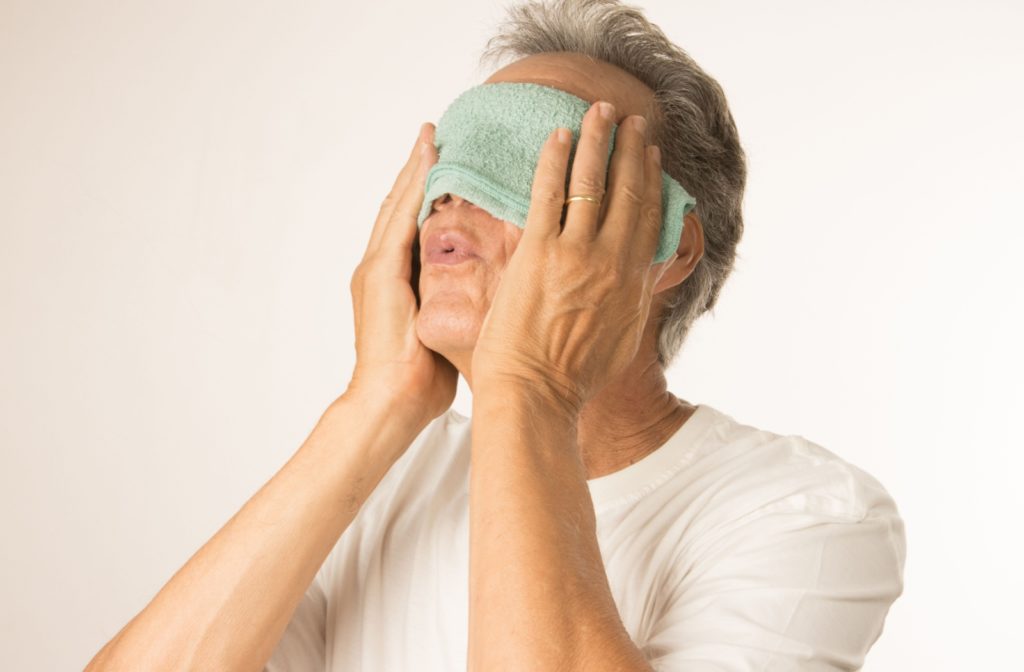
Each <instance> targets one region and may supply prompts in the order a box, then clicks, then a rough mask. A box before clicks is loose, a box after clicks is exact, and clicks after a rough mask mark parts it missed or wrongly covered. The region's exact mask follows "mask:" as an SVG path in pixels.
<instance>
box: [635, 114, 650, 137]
mask: <svg viewBox="0 0 1024 672" xmlns="http://www.w3.org/2000/svg"><path fill="white" fill-rule="evenodd" d="M633 128H635V129H636V130H638V131H640V134H641V135H643V134H644V133H646V132H647V120H646V119H645V118H643V117H642V116H640V115H636V116H634V117H633Z"/></svg>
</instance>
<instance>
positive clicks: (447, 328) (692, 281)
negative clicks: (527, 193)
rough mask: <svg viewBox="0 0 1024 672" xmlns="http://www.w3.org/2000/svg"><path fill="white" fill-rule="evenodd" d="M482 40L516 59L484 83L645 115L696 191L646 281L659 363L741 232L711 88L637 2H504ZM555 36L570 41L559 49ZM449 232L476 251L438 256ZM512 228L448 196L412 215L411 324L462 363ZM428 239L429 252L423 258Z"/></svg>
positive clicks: (729, 134)
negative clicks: (458, 258) (505, 14)
mask: <svg viewBox="0 0 1024 672" xmlns="http://www.w3.org/2000/svg"><path fill="white" fill-rule="evenodd" d="M488 44H489V48H488V49H487V50H486V51H485V53H484V56H483V59H482V61H483V60H486V59H489V58H492V59H493V58H497V57H499V56H501V55H504V54H510V55H513V56H517V57H519V58H518V59H517V60H515V61H514V62H512V63H510V64H508V65H506V66H505V67H503V68H501V69H499V70H498V71H496V72H494V73H493V74H492V75H491V76H490V77H489V78H488V79H487V80H486V83H496V82H532V83H536V84H543V85H545V86H551V87H554V88H558V89H561V90H563V91H566V92H568V93H572V94H574V95H576V96H578V97H580V98H583V99H584V100H587V101H589V102H594V101H596V100H607V101H610V102H611V103H613V104H614V105H615V108H616V113H617V120H616V123H619V121H621V120H622V119H623V118H625V117H626V116H629V115H631V114H642V115H644V116H645V117H646V118H647V119H648V121H649V123H650V126H651V131H650V137H649V139H648V142H652V143H655V144H658V145H659V147H660V148H661V150H662V156H663V168H664V170H665V171H666V172H668V173H669V174H670V175H671V176H672V177H674V178H676V179H677V180H678V181H679V182H680V183H681V184H683V185H684V186H685V187H686V188H687V190H688V191H690V193H692V194H694V196H696V198H697V208H696V209H695V210H694V211H693V212H691V213H689V214H688V215H687V216H686V218H685V225H684V227H683V234H682V238H681V240H680V243H679V247H678V249H677V252H678V254H679V258H678V259H677V260H676V262H675V263H674V264H673V265H672V267H671V268H670V269H669V270H668V271H666V273H665V274H664V276H663V277H662V279H661V281H660V282H659V283H658V285H657V286H656V287H655V292H656V294H655V297H654V301H653V303H652V309H651V317H650V318H649V319H650V321H651V333H652V338H651V339H650V345H649V348H650V349H651V350H652V351H654V352H655V354H656V355H657V360H658V362H659V364H660V365H661V366H663V367H664V366H667V364H668V363H669V361H670V360H671V359H672V357H674V355H675V354H676V352H677V351H678V349H679V346H680V345H681V344H682V340H683V338H684V337H685V334H686V332H687V329H688V327H689V324H690V323H691V322H692V321H693V319H695V318H696V317H697V316H698V315H700V314H701V313H703V312H704V311H706V310H708V309H710V308H711V307H712V306H713V304H714V301H715V299H716V298H717V295H718V291H719V289H720V287H721V284H722V283H723V282H724V280H725V277H726V276H727V275H728V273H729V271H730V270H731V267H732V261H733V258H734V256H735V246H736V243H737V242H738V240H739V237H740V235H741V232H742V219H741V215H740V210H739V201H740V199H741V197H742V189H743V183H744V180H745V167H744V160H743V153H742V150H741V149H740V147H739V143H738V140H737V139H736V133H735V126H734V125H733V123H732V118H731V116H729V112H728V109H727V107H726V106H725V100H724V96H722V94H721V89H720V88H718V85H717V84H716V83H715V82H714V80H711V79H710V78H709V77H708V76H707V75H706V74H704V73H703V71H701V70H700V69H699V67H697V66H696V64H695V63H693V62H692V61H691V60H690V59H689V57H687V56H686V55H685V53H683V52H682V51H680V50H678V48H676V47H674V46H673V45H671V44H670V43H669V42H668V41H667V39H666V38H665V37H664V35H663V34H662V33H661V32H660V30H658V28H657V27H655V26H653V25H651V24H650V23H648V22H647V21H646V19H644V18H643V16H642V15H641V14H640V13H639V11H638V10H636V9H634V8H630V7H627V6H623V5H621V4H619V3H618V2H614V1H611V0H568V1H565V2H555V3H548V4H539V3H528V4H526V5H520V6H518V7H513V8H512V10H511V16H510V20H509V21H508V23H507V24H506V26H505V28H504V29H503V30H502V31H500V32H499V34H498V35H496V36H495V37H494V38H492V40H491V42H489V43H488ZM566 45H572V47H573V49H574V50H573V51H566V50H565V47H566ZM705 198H707V199H708V200H709V201H710V202H707V203H706V202H705V201H704V199H705ZM459 234H462V235H463V236H465V237H468V238H469V240H468V242H469V244H470V246H471V247H472V248H473V250H474V252H475V254H476V258H473V259H470V260H468V261H466V262H464V263H460V264H455V265H451V264H443V263H438V262H440V261H441V260H443V259H444V258H445V257H446V256H447V255H445V253H444V250H445V249H448V248H445V246H444V245H443V242H444V241H445V240H447V239H448V238H449V237H450V236H456V235H459ZM521 235H522V230H521V229H520V228H519V227H517V226H515V225H514V224H512V223H511V222H506V221H503V220H500V219H496V218H494V217H492V216H491V215H490V214H489V213H487V212H486V211H484V210H482V209H481V208H479V207H476V206H475V205H474V204H472V203H470V202H469V201H466V200H464V199H462V198H460V197H458V196H455V195H445V196H443V197H441V198H439V199H437V200H436V201H434V203H433V212H432V213H431V215H430V216H429V217H428V218H427V219H426V220H425V221H424V222H423V226H422V229H421V231H420V250H421V273H420V285H419V291H420V297H421V308H420V314H419V318H418V320H417V333H418V336H419V338H420V340H421V341H423V343H424V344H425V345H426V346H427V347H429V348H431V349H432V350H435V351H437V352H439V353H441V354H442V355H443V356H445V357H446V358H447V359H448V360H449V361H451V362H452V363H453V364H455V366H456V367H457V368H459V370H461V371H463V372H465V371H466V366H468V363H469V361H470V360H471V357H472V351H473V347H474V345H475V343H476V336H477V334H478V332H479V329H480V325H481V324H482V322H483V319H484V316H485V315H486V314H487V310H488V309H489V307H490V304H491V301H492V299H493V297H494V293H495V291H496V290H497V286H498V282H499V280H500V279H501V273H502V271H503V269H504V267H505V265H506V264H507V263H508V260H509V259H510V257H511V256H512V253H513V252H514V251H515V248H516V245H517V244H518V242H519V239H520V237H521ZM429 242H432V243H440V244H439V245H430V244H429ZM432 247H433V248H434V249H433V254H435V255H437V256H436V261H434V260H432V259H431V258H429V257H428V255H430V254H431V248H432ZM684 281H685V282H684ZM642 347H643V346H642ZM646 355H648V353H644V352H642V353H639V354H638V356H646Z"/></svg>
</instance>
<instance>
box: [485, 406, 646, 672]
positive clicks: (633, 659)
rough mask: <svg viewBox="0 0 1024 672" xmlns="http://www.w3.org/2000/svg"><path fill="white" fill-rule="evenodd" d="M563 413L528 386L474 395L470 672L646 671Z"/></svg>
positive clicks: (572, 425) (571, 424)
mask: <svg viewBox="0 0 1024 672" xmlns="http://www.w3.org/2000/svg"><path fill="white" fill-rule="evenodd" d="M555 409H558V410H557V411H556V410H555ZM560 409H561V404H559V403H558V402H557V401H554V400H545V399H544V398H542V397H540V396H539V395H538V394H537V393H536V391H535V390H534V391H527V390H524V389H521V388H514V387H506V388H503V389H501V390H479V391H477V392H476V393H475V395H474V402H473V427H472V433H473V435H472V446H473V447H472V451H473V453H472V465H473V466H472V469H471V474H470V490H469V492H470V505H469V510H470V564H469V567H470V569H469V573H470V577H469V581H470V590H469V592H470V605H469V614H470V616H469V669H470V670H471V671H474V670H475V671H477V672H479V671H482V670H538V671H543V670H567V671H571V670H587V671H588V672H601V671H602V670H630V671H639V670H650V669H651V667H650V666H649V665H648V664H647V663H646V662H645V660H644V657H643V655H642V654H641V652H640V650H639V649H638V648H637V647H636V645H635V644H634V643H633V642H632V640H631V639H630V637H629V635H628V633H627V632H626V630H625V628H624V627H623V625H622V621H621V620H620V617H619V612H618V608H617V607H616V605H615V602H614V600H613V598H612V594H611V589H610V588H609V585H608V577H607V576H606V574H605V570H604V562H603V560H602V558H601V552H600V549H599V547H598V543H597V529H596V520H595V516H594V508H593V503H592V502H591V499H590V492H589V490H588V489H587V483H586V472H585V470H584V466H583V463H582V460H581V459H580V456H579V451H578V450H577V446H576V426H575V423H574V422H573V421H572V420H571V419H567V418H569V416H567V415H566V414H565V413H563V412H561V410H560Z"/></svg>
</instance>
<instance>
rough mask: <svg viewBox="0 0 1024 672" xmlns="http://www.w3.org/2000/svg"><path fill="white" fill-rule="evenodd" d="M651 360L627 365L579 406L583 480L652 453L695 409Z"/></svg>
mask: <svg viewBox="0 0 1024 672" xmlns="http://www.w3.org/2000/svg"><path fill="white" fill-rule="evenodd" d="M652 360H653V361H650V362H648V363H647V365H645V366H643V367H642V370H640V371H637V370H636V369H635V368H633V367H631V368H630V369H629V370H627V371H626V372H625V373H624V374H623V375H622V376H620V377H618V378H617V379H616V380H614V381H613V382H612V383H610V384H608V385H607V386H605V387H604V388H602V390H601V391H600V392H599V393H598V394H597V396H595V397H594V398H593V399H591V400H590V401H589V402H588V403H587V405H586V406H584V407H583V410H582V412H581V413H580V417H579V423H578V426H577V434H576V436H577V442H578V444H579V450H580V456H581V457H582V459H583V464H584V466H585V467H586V470H587V478H588V479H593V478H598V477H600V476H606V475H608V474H612V473H615V472H616V471H619V470H621V469H625V468H626V467H628V466H629V465H631V464H633V463H634V462H637V461H639V460H641V459H643V458H644V457H646V456H647V455H649V454H651V453H653V452H654V451H655V450H657V449H658V448H660V447H661V446H662V445H664V443H665V442H666V441H667V440H668V439H669V437H671V436H672V435H673V434H675V433H676V431H678V430H679V428H680V427H681V426H682V425H683V423H684V422H686V420H687V419H688V418H689V417H690V416H691V415H692V414H693V411H694V410H695V408H694V406H692V405H691V404H689V403H687V402H685V401H682V400H680V399H678V398H677V397H676V396H675V395H674V394H672V393H671V392H669V391H668V390H667V389H666V383H665V375H664V372H663V371H662V368H661V366H660V365H658V364H657V360H656V358H653V357H652ZM638 363H639V362H638V361H637V360H634V365H636V364H638Z"/></svg>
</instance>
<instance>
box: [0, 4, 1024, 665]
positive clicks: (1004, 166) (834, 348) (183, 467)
mask: <svg viewBox="0 0 1024 672" xmlns="http://www.w3.org/2000/svg"><path fill="white" fill-rule="evenodd" d="M642 6H643V7H644V8H645V9H646V10H647V15H648V16H649V17H650V18H651V19H652V20H653V21H654V22H655V23H657V24H659V25H660V26H661V27H662V28H663V29H664V30H665V31H666V33H667V34H668V35H669V37H670V38H672V39H673V40H674V41H676V42H677V43H678V44H679V45H680V46H681V47H683V48H684V49H686V50H687V51H688V52H689V53H690V54H691V55H692V56H693V57H694V58H695V59H696V60H697V61H698V63H700V64H701V65H702V66H703V67H704V68H705V69H706V70H707V71H708V72H709V73H710V74H711V75H712V76H714V77H715V78H717V80H718V81H719V82H720V84H721V85H722V87H723V88H724V90H725V92H726V95H727V96H728V98H729V101H730V103H731V106H732V111H733V114H734V116H735V119H736V123H737V125H738V128H739V131H740V134H741V137H742V140H743V143H744V146H745V149H746V151H747V155H748V160H749V170H750V173H749V181H748V187H747V192H746V200H745V221H746V233H745V235H744V237H743V240H742V242H741V244H740V248H739V253H740V259H739V260H738V263H737V266H736V269H735V272H734V273H733V275H732V277H731V278H730V280H729V282H728V284H727V285H726V287H725V290H724V292H723V293H722V295H721V298H720V301H719V303H718V307H717V309H716V311H715V314H714V315H708V316H705V317H704V318H703V319H702V320H701V321H699V322H698V323H697V326H696V327H695V329H694V332H693V334H692V336H691V337H690V339H689V341H688V343H687V345H686V347H685V349H684V352H683V354H682V355H681V357H680V359H679V361H678V362H677V363H676V365H675V366H673V367H672V369H671V371H670V372H669V378H670V389H671V390H672V391H673V392H675V393H676V394H677V395H678V396H680V397H682V398H684V399H687V400H689V401H691V402H694V403H708V404H711V405H713V406H715V407H716V408H719V409H720V410H723V411H725V412H726V413H728V414H730V415H732V416H733V417H735V418H736V419H738V420H740V421H741V422H745V423H747V424H753V425H756V426H759V427H761V428H764V429H768V430H771V431H775V432H779V433H795V434H800V435H803V436H805V437H807V438H809V439H811V440H813V441H815V442H817V443H820V444H821V445H823V446H825V447H827V448H828V449H830V450H832V451H833V452H835V453H837V454H839V455H841V456H842V457H844V458H845V459H847V460H849V461H851V462H853V463H854V464H856V465H858V466H860V467H861V468H863V469H865V470H867V471H868V472H870V473H871V474H873V475H874V476H876V477H877V478H878V479H879V480H881V482H882V483H883V484H884V485H885V486H886V487H887V488H888V489H889V491H890V492H891V493H892V494H893V496H894V497H895V499H896V501H897V504H898V506H899V508H900V511H901V513H902V515H903V517H904V520H905V522H906V528H907V543H908V558H907V566H906V576H905V583H906V588H905V592H904V595H903V596H902V597H901V598H900V599H899V600H898V601H897V602H896V604H895V605H894V607H893V608H892V610H891V611H890V614H889V617H888V620H887V621H886V625H885V631H884V633H883V634H882V636H881V638H880V640H879V641H878V643H877V644H876V645H875V647H874V649H873V650H872V652H871V653H870V654H869V656H868V658H867V664H866V666H865V668H864V669H865V670H870V671H872V672H883V671H884V672H897V671H904V670H923V669H928V670H966V669H979V670H981V669H1007V667H1009V665H1008V663H1009V662H1010V661H1011V660H1012V658H1011V657H1010V656H1011V654H1012V653H1015V652H1016V649H1015V647H1012V646H1011V641H1012V640H1015V639H1017V638H1018V637H1019V632H1018V630H1019V626H1020V617H1019V605H1020V600H1021V593H1022V592H1024V591H1022V580H1021V578H1020V574H1019V571H1018V570H1019V567H1020V566H1022V564H1024V558H1022V557H1021V555H1022V554H1021V543H1020V530H1021V525H1020V521H1019V518H1020V514H1021V513H1022V512H1024V495H1022V492H1024V487H1021V485H1020V483H1019V480H1020V472H1021V466H1022V459H1021V449H1022V447H1024V442H1022V440H1021V438H1020V434H1019V428H1020V424H1021V423H1020V421H1021V417H1022V411H1021V409H1022V407H1024V388H1022V382H1021V381H1022V371H1024V367H1022V355H1021V348H1020V344H1021V343H1024V326H1022V315H1021V299H1020V297H1019V295H1018V291H1019V289H1020V287H1022V286H1024V272H1022V270H1021V258H1022V241H1024V233H1022V224H1024V222H1022V219H1024V218H1022V216H1021V211H1020V208H1019V206H1018V203H1017V199H1018V198H1019V195H1020V193H1021V190H1022V187H1021V184H1022V179H1024V165H1022V164H1024V159H1022V156H1024V137H1022V135H1024V133H1022V130H1021V128H1022V127H1021V123H1020V120H1021V118H1022V116H1024V110H1022V107H1024V106H1022V91H1024V86H1022V76H1021V68H1022V64H1024V47H1022V41H1021V39H1020V35H1021V27H1022V25H1024V22H1022V18H1024V12H1022V9H1021V5H1020V4H1019V3H1011V2H999V1H995V0H992V1H989V2H966V1H963V2H921V1H904V2H900V3H892V2H879V1H871V2H857V3H852V2H842V3H820V2H811V1H801V2H776V3H759V2H746V3H735V2H732V3H720V2H710V1H707V2H678V1H676V0H672V1H669V0H659V1H658V2H645V3H643V4H642ZM502 13H503V12H502V8H501V4H500V3H498V2H472V3H471V2H451V1H445V2H434V3H408V2H396V1H394V0H390V1H386V2H375V3H372V4H371V3H365V4H356V3H341V2H325V1H315V2H304V3H294V2H285V1H284V0H272V1H268V2H261V3H251V2H241V1H225V0H217V1H211V0H203V1H202V2H200V1H198V0H186V1H182V0H175V1H174V2H170V1H159V2H145V3H112V2H100V1H97V0H93V1H83V2H76V3H68V2H63V3H58V2H52V1H51V0H2V1H0V413H2V415H0V448H2V451H3V452H2V456H3V466H2V470H0V507H2V510H3V512H4V513H3V523H4V533H3V535H2V538H3V542H2V543H3V548H2V558H3V565H2V572H0V604H2V619H3V620H2V622H0V644H2V648H3V651H4V661H5V662H4V663H3V667H4V668H5V669H12V670H13V669H17V670H70V669H76V668H78V669H80V668H82V667H84V666H85V664H86V662H87V661H88V660H89V659H90V658H91V657H92V656H93V655H94V654H95V653H96V651H97V650H98V649H99V648H100V647H101V646H102V645H103V644H104V643H105V642H106V641H107V640H108V639H109V638H110V637H111V636H113V635H114V633H115V632H116V631H117V630H119V629H120V628H121V627H122V626H123V625H124V624H125V623H126V622H127V621H128V620H129V619H130V618H132V617H133V616H134V615H135V614H136V613H138V611H139V610H141V609H142V608H143V607H144V606H145V605H146V604H147V603H148V602H149V600H150V599H151V598H152V597H153V596H154V595H155V594H156V592H157V591H158V590H159V588H160V587H161V586H162V585H163V584H164V583H165V582H166V581H167V580H168V579H169V578H170V577H171V575H172V574H173V573H174V572H175V571H176V570H177V569H178V568H179V567H181V566H182V565H183V564H184V563H185V562H186V561H187V560H188V558H189V557H190V556H191V555H192V554H193V553H194V552H195V551H196V550H197V549H198V548H199V547H200V546H201V545H202V544H203V543H205V542H206V541H207V540H208V539H209V538H210V537H211V536H212V535H213V534H214V533H215V532H216V531H217V530H218V529H219V528H220V527H221V526H222V525H223V524H224V523H225V522H226V521H227V520H228V519H229V518H230V516H231V515H232V514H234V513H235V512H236V511H237V510H238V509H239V508H240V507H241V506H242V504H243V503H244V502H245V501H246V500H247V499H248V498H249V497H250V496H251V495H252V494H254V493H255V492H256V490H257V489H258V488H259V487H260V486H261V485H262V484H263V483H264V482H266V480H268V479H269V478H270V477H271V476H272V475H273V474H274V473H275V472H276V471H277V469H279V468H280V467H281V466H282V465H283V464H284V462H285V461H286V460H287V459H288V457H290V456H291V454H292V453H293V452H294V451H295V449H296V448H297V447H298V446H299V444H300V443H301V442H302V441H303V439H304V438H305V437H306V436H307V434H308V432H309V430H310V429H311V428H312V426H313V424H314V423H315V421H316V420H317V418H318V417H319V415H320V413H321V412H322V411H323V410H324V408H325V407H326V405H327V404H328V403H329V402H330V401H331V400H332V399H334V398H335V397H336V396H337V395H338V394H339V393H340V392H341V391H342V390H344V388H345V385H346V384H347V382H348V376H349V374H350V373H351V371H352V367H353V364H354V356H355V352H354V347H353V343H354V341H353V331H352V308H351V301H350V295H349V284H348V283H349V279H350V277H351V274H352V271H353V269H354V268H355V266H356V264H357V263H358V262H359V260H360V258H361V257H362V254H363V251H364V249H365V245H366V241H367V239H368V237H369V232H370V228H371V226H372V223H373V220H374V218H375V216H376V213H377V209H378V207H379V205H380V201H381V200H382V199H383V197H384V195H385V194H386V193H387V191H388V189H389V188H390V186H391V183H392V182H393V180H394V178H395V175H396V174H397V171H398V169H399V168H400V167H401V165H402V163H403V162H404V159H405V156H406V153H407V152H408V149H409V147H410V146H411V143H412V141H413V140H414V137H415V134H416V131H417V129H418V127H419V125H420V124H421V123H422V122H424V121H432V122H435V123H436V121H437V119H438V118H439V116H440V114H441V112H442V111H443V110H444V107H445V106H446V105H447V103H448V102H449V101H450V100H451V99H453V98H454V97H455V96H456V95H457V94H458V93H460V92H461V91H463V90H464V89H465V88H468V87H469V86H472V85H474V84H476V83H479V82H480V81H482V80H483V79H485V78H486V77H487V75H488V74H490V71H489V70H487V69H483V68H478V67H477V57H478V55H479V53H480V51H481V49H482V47H483V45H484V42H485V40H486V38H487V37H488V36H489V34H490V29H491V28H492V26H493V25H494V24H495V23H496V21H497V20H498V19H499V18H500V17H501V16H502ZM456 408H457V409H458V410H460V411H461V412H463V413H466V414H468V413H469V410H470V397H469V395H468V390H467V389H466V388H465V385H464V383H463V384H462V387H460V391H459V397H458V398H457V400H456Z"/></svg>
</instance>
